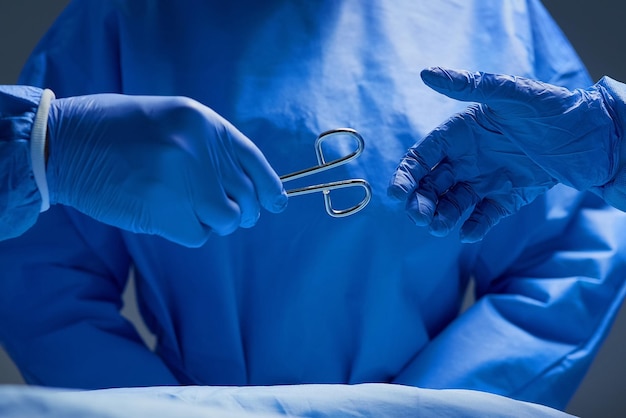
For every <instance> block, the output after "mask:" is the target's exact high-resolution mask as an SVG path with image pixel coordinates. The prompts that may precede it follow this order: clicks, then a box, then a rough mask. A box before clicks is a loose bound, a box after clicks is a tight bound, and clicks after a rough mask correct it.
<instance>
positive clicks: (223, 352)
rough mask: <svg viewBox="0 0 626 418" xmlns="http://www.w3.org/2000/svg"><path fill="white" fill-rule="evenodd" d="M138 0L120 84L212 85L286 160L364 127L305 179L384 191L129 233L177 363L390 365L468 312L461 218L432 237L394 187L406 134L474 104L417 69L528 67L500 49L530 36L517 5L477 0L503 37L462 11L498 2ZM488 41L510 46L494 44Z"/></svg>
mask: <svg viewBox="0 0 626 418" xmlns="http://www.w3.org/2000/svg"><path fill="white" fill-rule="evenodd" d="M127 3H128V4H127V5H126V6H125V7H127V8H128V11H127V12H128V15H127V16H122V17H121V19H120V21H121V23H120V29H119V30H120V32H121V33H122V34H123V36H122V38H123V39H124V40H125V42H124V43H122V44H121V46H120V48H121V49H120V62H121V79H122V86H123V92H124V93H130V94H165V95H186V96H190V97H193V98H195V99H197V100H199V101H201V102H202V103H204V104H206V105H208V106H209V107H211V108H213V109H214V110H216V111H217V112H218V113H220V114H221V115H222V116H224V117H225V118H226V119H228V120H229V121H230V122H232V123H233V124H234V125H235V126H236V127H237V128H239V129H240V130H241V131H242V132H243V133H244V134H246V135H247V136H248V137H249V138H251V139H252V140H253V141H254V142H255V143H256V144H257V146H258V147H259V148H260V149H261V151H262V152H263V153H264V154H265V156H266V157H267V159H268V160H269V162H270V163H271V164H272V166H273V167H274V169H275V170H276V171H277V173H278V174H286V173H289V172H292V171H296V170H299V169H302V168H306V167H309V166H311V165H314V164H316V159H315V151H314V148H313V144H314V141H315V138H316V137H317V135H318V134H319V133H321V132H323V131H325V130H328V129H333V128H338V127H350V128H354V129H356V130H357V131H358V132H360V133H361V135H362V136H363V137H364V139H365V142H366V146H365V151H364V153H363V155H362V156H361V157H360V158H359V159H357V160H355V161H353V162H351V163H349V164H346V165H344V166H342V167H339V168H337V169H335V170H330V171H329V172H327V173H325V174H323V175H319V176H317V177H311V178H308V179H306V180H303V181H302V182H301V183H299V184H309V183H313V182H315V183H317V182H324V181H333V180H342V179H349V178H364V179H367V180H368V182H369V183H370V184H371V186H372V191H373V196H372V200H371V202H370V204H369V205H368V206H367V208H365V209H364V210H363V211H361V212H359V213H358V214H356V215H354V216H351V217H347V218H338V219H337V218H331V217H329V216H328V215H327V214H326V212H325V210H324V206H323V199H322V196H321V195H307V196H300V197H293V198H291V199H290V201H289V206H288V208H287V209H286V211H285V212H284V213H281V214H278V215H273V214H269V213H267V212H264V213H262V216H261V219H260V220H259V222H258V224H257V226H255V227H254V228H251V229H241V230H238V231H237V232H235V233H234V234H232V235H230V236H227V237H219V236H213V237H211V238H210V239H209V242H208V243H207V244H206V245H205V246H203V247H202V248H199V249H184V248H180V247H177V246H175V245H172V244H170V243H167V242H165V241H164V240H161V239H158V238H151V237H141V236H133V235H132V234H127V242H128V247H129V249H130V251H131V253H132V255H133V257H134V260H135V263H136V269H137V276H138V286H139V292H140V298H141V303H142V309H143V310H144V313H146V317H147V318H148V322H149V324H150V325H151V326H152V327H153V330H154V331H155V332H156V333H157V336H158V339H159V348H158V350H159V351H160V352H161V353H162V354H164V357H165V358H166V361H167V362H168V364H169V366H170V367H171V368H173V369H174V370H177V371H178V374H179V376H185V378H186V379H188V382H189V383H198V384H217V385H220V384H238V385H241V384H256V385H263V384H278V383H307V382H345V383H348V382H349V383H356V382H365V381H392V380H393V377H394V376H395V375H397V374H398V373H399V372H400V371H401V370H402V368H403V367H404V366H405V365H406V364H407V363H408V362H410V360H411V358H413V357H414V356H415V355H416V354H417V353H418V352H419V350H420V349H421V348H422V347H423V346H424V345H425V344H426V343H427V342H428V341H429V339H430V338H432V337H433V336H434V335H435V334H436V333H437V332H438V331H440V330H441V329H442V328H443V327H444V326H445V325H446V324H447V323H449V321H451V320H452V319H453V318H454V316H455V315H456V314H457V312H458V308H459V302H460V298H461V294H462V288H463V286H464V285H465V283H466V280H467V277H466V276H467V274H466V273H467V270H469V268H470V266H468V265H466V264H462V263H461V261H460V260H461V258H462V246H461V245H460V244H459V242H458V238H457V236H456V233H454V232H453V233H452V234H451V235H450V237H448V238H445V239H442V238H432V237H430V236H429V235H428V234H427V232H426V231H425V229H424V228H417V227H413V226H412V225H411V223H410V221H409V220H408V219H407V217H406V216H405V215H404V213H403V208H402V206H401V205H399V204H397V203H394V202H392V201H391V200H390V199H389V198H388V197H387V196H386V187H387V184H388V181H389V179H390V176H391V174H392V173H393V170H394V169H395V166H396V164H397V163H398V161H399V160H400V158H401V156H402V155H403V154H404V152H405V150H406V148H408V147H409V146H411V145H412V144H413V143H414V142H415V141H416V140H418V139H419V138H420V137H421V136H423V135H424V134H425V133H426V132H427V131H428V130H430V129H431V128H433V127H434V126H436V125H437V124H438V123H439V122H441V121H442V120H443V119H444V118H445V117H447V116H448V115H450V114H451V113H452V112H453V111H455V110H459V109H461V108H463V107H464V106H463V105H461V104H458V103H454V102H452V101H450V100H446V99H445V98H442V97H440V96H438V95H437V94H436V93H434V92H431V91H428V90H427V89H426V88H425V87H424V86H423V84H422V83H421V81H420V79H419V71H420V70H421V69H422V68H424V67H426V66H430V65H446V66H451V67H462V68H478V67H480V68H481V69H484V70H493V71H497V72H514V73H517V74H520V75H532V74H531V73H530V72H531V71H532V68H531V64H530V62H531V59H532V58H531V57H528V56H525V55H524V54H520V53H519V52H520V51H516V52H515V53H513V52H511V56H510V57H508V58H510V59H502V58H507V57H506V54H507V52H506V50H507V48H516V47H519V46H520V45H525V44H526V45H527V44H529V43H530V41H528V40H524V39H521V38H523V36H525V35H528V36H530V35H529V34H527V33H525V32H524V31H521V32H520V33H519V34H517V35H516V36H517V38H516V36H502V35H498V34H500V33H501V32H502V31H503V30H517V29H520V28H523V27H524V26H523V25H522V24H520V28H517V29H516V28H515V27H512V28H509V29H503V28H502V27H500V25H504V23H503V22H502V19H500V18H499V13H505V11H502V10H500V9H502V8H506V7H517V6H510V5H501V6H498V7H496V6H494V8H492V9H491V12H490V13H489V14H488V13H481V12H479V11H477V12H476V16H475V19H476V22H477V21H481V24H483V26H487V27H489V28H490V30H493V31H494V33H495V34H496V35H493V37H490V33H489V31H488V30H486V29H485V30H479V32H474V33H471V32H470V31H469V30H468V28H467V26H468V25H470V26H471V25H474V26H473V29H477V28H479V26H476V24H475V23H476V22H470V21H467V17H468V16H471V13H468V12H467V11H466V12H464V13H456V9H458V8H459V7H461V8H462V7H469V8H472V9H476V10H485V9H486V8H487V7H482V8H479V7H477V6H475V5H467V6H459V5H455V4H454V2H445V4H440V2H412V1H400V2H391V1H368V2H362V1H357V0H354V1H321V2H308V1H301V2H288V1H283V2H278V1H277V2H273V4H271V5H266V3H267V2H252V1H248V2H206V4H204V5H200V4H199V3H200V2H176V1H163V2H147V1H146V2H134V3H131V2H127ZM144 3H145V4H144ZM184 3H189V4H188V5H187V6H183V4H184ZM210 3H214V4H210ZM221 3H223V4H221ZM239 3H245V4H239ZM469 3H472V2H469ZM191 4H193V7H191V6H190V5H191ZM498 4H500V3H498ZM512 4H517V5H519V4H523V2H519V3H512ZM160 9H166V10H160ZM241 10H245V11H246V12H245V13H241ZM457 15H458V16H462V17H463V18H462V19H461V18H457V17H456V16H457ZM137 16H142V18H141V19H139V18H137ZM498 31H500V32H498ZM476 37H482V39H481V42H474V41H475V39H476ZM520 37H521V38H520ZM518 43H519V45H518ZM490 47H491V48H502V51H500V52H501V53H499V54H493V53H489V54H486V53H484V52H485V51H484V50H485V49H487V48H490ZM496 55H497V56H498V57H500V59H499V60H497V61H496V60H493V57H494V56H496ZM509 67H510V68H511V70H513V71H511V70H508V68H509ZM524 69H527V71H528V74H523V72H524ZM345 148H346V146H345V144H343V145H337V146H332V145H331V146H330V147H329V148H328V153H329V155H335V154H339V153H340V152H345ZM285 186H286V188H290V187H291V186H292V185H291V184H286V185H285ZM294 186H295V185H294ZM333 193H335V192H333ZM340 193H341V191H338V192H337V193H336V194H334V195H333V196H336V201H337V202H339V203H341V204H346V203H345V202H344V200H346V199H347V198H346V199H344V198H343V197H341V195H340ZM357 200H358V197H357Z"/></svg>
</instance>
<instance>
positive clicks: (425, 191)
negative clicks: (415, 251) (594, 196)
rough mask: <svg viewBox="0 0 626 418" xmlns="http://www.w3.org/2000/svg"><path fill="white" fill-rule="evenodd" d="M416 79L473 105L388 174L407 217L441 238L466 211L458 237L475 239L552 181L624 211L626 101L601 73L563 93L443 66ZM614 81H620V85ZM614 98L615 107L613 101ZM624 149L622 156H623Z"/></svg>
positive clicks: (559, 89)
mask: <svg viewBox="0 0 626 418" xmlns="http://www.w3.org/2000/svg"><path fill="white" fill-rule="evenodd" d="M422 79H423V80H424V82H425V83H426V84H427V85H428V86H430V87H431V88H433V89H434V90H436V91H438V92H440V93H443V94H445V95H447V96H449V97H451V98H454V99H457V100H463V101H472V102H478V103H480V104H473V105H470V106H469V107H468V108H467V109H466V110H465V111H464V112H461V113H460V114H458V115H456V116H454V117H452V118H451V119H450V120H448V121H447V122H445V123H444V124H443V125H441V126H439V127H438V128H436V129H435V130H434V131H433V132H431V133H430V134H429V135H428V136H426V137H425V138H424V139H423V140H422V141H420V142H418V143H417V144H415V145H414V146H413V147H412V148H411V149H410V150H409V151H408V152H407V154H406V156H405V157H404V159H403V160H402V161H401V163H400V165H399V167H398V169H397V171H396V172H395V174H394V176H393V178H392V181H391V184H390V187H389V194H390V195H391V196H394V197H396V198H398V199H401V200H407V211H408V213H409V216H410V217H411V218H412V219H413V220H414V221H415V223H416V224H418V225H429V226H430V229H431V232H432V233H433V234H435V235H440V236H442V235H446V234H448V233H449V231H450V230H451V229H452V228H453V227H454V226H455V225H456V224H457V223H458V222H460V221H461V218H462V215H463V214H464V213H465V212H466V211H468V212H471V213H470V215H469V218H467V220H465V222H464V223H463V226H462V228H461V239H462V240H463V241H465V242H475V241H478V240H480V239H482V238H483V236H484V235H485V234H486V233H487V231H488V230H489V229H490V228H491V227H492V226H494V225H495V224H496V223H497V222H498V221H499V220H500V219H502V218H503V217H505V216H508V215H511V214H512V213H514V212H516V211H517V210H518V209H519V208H520V207H522V206H524V205H526V204H528V203H530V202H531V201H532V200H534V199H535V198H536V197H537V196H539V195H540V194H542V193H544V192H545V191H546V190H548V189H549V188H550V187H552V186H553V185H554V184H555V183H556V182H557V181H559V182H563V183H565V184H567V185H570V186H573V187H575V188H577V189H579V190H586V189H592V190H594V191H595V192H597V193H599V194H601V195H602V196H603V197H604V198H605V199H607V200H608V201H609V203H611V204H613V205H615V206H617V207H618V208H621V209H625V208H626V199H624V196H625V195H626V194H625V193H624V192H623V191H624V190H626V187H624V186H620V187H621V188H620V187H615V186H616V185H620V184H626V181H624V180H621V179H626V176H624V175H623V174H622V175H621V177H620V176H618V178H617V180H616V179H615V177H616V173H618V172H622V171H623V170H621V169H620V167H621V161H622V160H624V159H623V158H621V157H620V155H621V154H623V153H624V152H623V150H620V145H621V140H620V139H621V135H622V127H621V124H620V122H619V119H620V118H619V117H618V116H617V115H616V110H615V109H618V108H619V109H620V111H621V108H622V107H623V100H616V99H615V97H614V96H612V95H611V94H610V92H609V90H613V88H614V87H619V86H617V85H616V84H615V83H616V82H614V81H613V80H610V79H607V78H605V79H603V80H602V81H601V82H600V83H598V84H596V85H594V86H592V87H590V88H589V89H587V90H575V91H570V90H568V89H565V88H562V87H557V86H554V85H550V84H546V83H542V82H539V81H533V80H529V79H525V78H521V77H513V76H507V75H496V74H486V73H470V72H466V71H455V70H449V69H442V68H431V69H427V70H424V71H422ZM617 84H619V83H617ZM618 102H620V103H622V104H621V105H619V106H617V104H618ZM620 153H621V154H620Z"/></svg>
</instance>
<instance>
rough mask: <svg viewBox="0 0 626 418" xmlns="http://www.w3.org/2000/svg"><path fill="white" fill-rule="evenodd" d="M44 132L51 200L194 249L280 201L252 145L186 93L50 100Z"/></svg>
mask: <svg viewBox="0 0 626 418" xmlns="http://www.w3.org/2000/svg"><path fill="white" fill-rule="evenodd" d="M48 133H49V141H48V151H49V155H48V159H47V168H46V177H47V183H48V188H49V194H50V203H53V204H54V203H60V204H63V205H68V206H72V207H74V208H75V209H77V210H79V211H81V212H83V213H85V214H87V215H89V216H91V217H93V218H95V219H96V220H98V221H101V222H104V223H107V224H110V225H114V226H117V227H120V228H123V229H127V230H130V231H133V232H139V233H148V234H156V235H160V236H162V237H164V238H167V239H169V240H171V241H174V242H177V243H180V244H182V245H185V246H189V247H195V246H199V245H202V244H203V243H204V242H205V241H206V240H207V237H208V235H209V233H210V231H215V232H216V233H217V234H219V235H224V234H229V233H231V232H233V231H234V230H235V229H236V228H238V227H244V228H245V227H251V226H253V225H254V224H255V223H256V221H257V219H258V217H259V213H260V208H261V207H263V208H265V209H267V210H268V211H270V212H280V211H282V210H283V209H284V208H285V206H286V204H287V195H286V194H285V192H284V190H283V186H282V183H281V181H280V179H279V177H278V175H277V174H276V173H275V172H274V171H273V169H272V168H271V166H270V164H269V163H268V162H267V160H266V159H265V157H264V156H263V155H262V153H261V152H260V150H259V149H258V148H257V147H256V146H255V145H254V144H253V143H252V142H251V141H250V140H249V139H248V138H246V137H245V136H244V135H243V134H242V133H241V132H239V131H238V130H237V129H235V128H234V127H233V126H232V125H231V124H230V123H228V122H227V121H226V120H224V119H223V118H222V117H220V116H219V115H218V114H216V113H215V112H214V111H212V110H211V109H209V108H207V107H206V106H203V105H202V104H200V103H198V102H196V101H194V100H192V99H188V98H182V97H156V96H126V95H117V94H98V95H91V96H81V97H73V98H66V99H58V100H53V101H52V102H51V107H50V113H49V116H48Z"/></svg>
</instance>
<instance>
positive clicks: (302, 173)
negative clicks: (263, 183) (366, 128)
mask: <svg viewBox="0 0 626 418" xmlns="http://www.w3.org/2000/svg"><path fill="white" fill-rule="evenodd" d="M334 135H348V136H350V137H352V138H353V139H354V140H355V142H356V144H357V147H356V149H355V150H354V151H352V152H351V153H349V154H347V155H345V156H343V157H341V158H337V159H335V160H332V161H329V162H327V161H326V159H325V158H324V153H323V151H322V144H323V143H324V141H327V140H328V139H329V138H331V137H333V136H334ZM364 148H365V141H364V140H363V137H362V136H361V135H360V134H359V133H358V132H357V131H355V130H354V129H350V128H339V129H332V130H329V131H326V132H323V133H322V134H320V135H319V136H318V137H317V139H316V141H315V153H316V155H317V163H318V165H317V166H315V167H310V168H307V169H304V170H299V171H295V172H293V173H290V174H286V175H284V176H281V177H280V179H281V180H282V181H283V183H284V182H287V181H291V180H296V179H299V178H302V177H306V176H311V175H313V174H317V173H321V172H323V171H326V170H329V169H331V168H335V167H338V166H340V165H343V164H345V163H347V162H349V161H352V160H353V159H355V158H357V157H358V156H359V155H361V153H362V152H363V149H364ZM347 187H362V188H363V190H364V192H365V196H364V197H363V199H362V200H361V202H359V203H358V204H356V205H354V206H352V207H350V208H347V209H335V208H333V205H332V202H331V200H330V192H331V190H337V189H343V188H347ZM316 192H322V193H323V195H324V205H325V206H326V213H328V214H329V215H330V216H332V217H334V218H342V217H345V216H349V215H352V214H354V213H356V212H358V211H360V210H361V209H363V208H364V207H365V206H367V204H368V203H369V202H370V200H371V198H372V188H371V187H370V185H369V183H368V182H367V181H365V180H363V179H349V180H341V181H335V182H331V183H324V184H316V185H313V186H306V187H301V188H297V189H291V190H287V196H290V197H291V196H300V195H304V194H309V193H316Z"/></svg>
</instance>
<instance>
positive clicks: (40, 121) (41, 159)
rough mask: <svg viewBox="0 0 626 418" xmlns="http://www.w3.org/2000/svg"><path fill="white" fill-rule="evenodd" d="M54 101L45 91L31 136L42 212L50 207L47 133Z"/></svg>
mask: <svg viewBox="0 0 626 418" xmlns="http://www.w3.org/2000/svg"><path fill="white" fill-rule="evenodd" d="M52 100H54V93H53V92H52V90H48V89H45V90H44V91H43V93H42V94H41V101H40V102H39V107H38V108H37V114H36V115H35V123H33V130H32V131H31V134H30V159H31V165H32V167H33V176H34V177H35V183H37V188H38V189H39V194H40V195H41V209H40V212H44V211H46V210H48V208H49V207H50V194H49V193H48V181H47V180H46V156H45V149H46V132H47V130H48V112H49V111H50V103H51V102H52Z"/></svg>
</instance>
